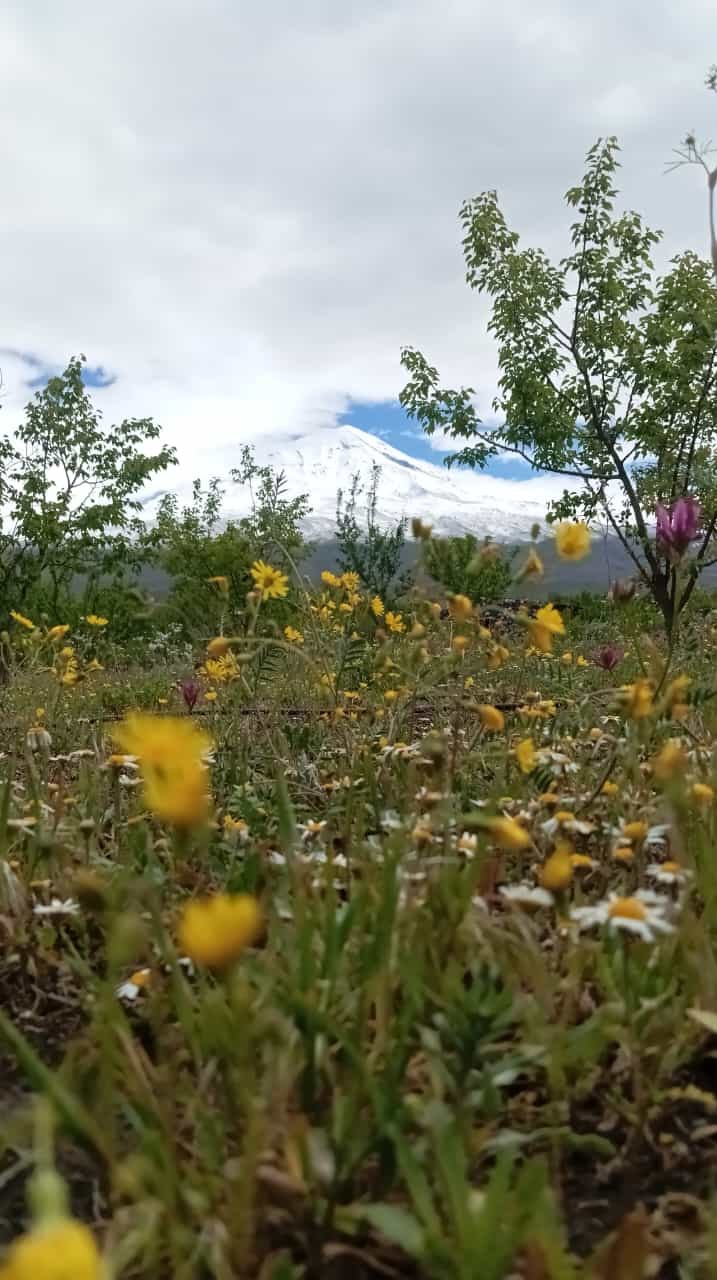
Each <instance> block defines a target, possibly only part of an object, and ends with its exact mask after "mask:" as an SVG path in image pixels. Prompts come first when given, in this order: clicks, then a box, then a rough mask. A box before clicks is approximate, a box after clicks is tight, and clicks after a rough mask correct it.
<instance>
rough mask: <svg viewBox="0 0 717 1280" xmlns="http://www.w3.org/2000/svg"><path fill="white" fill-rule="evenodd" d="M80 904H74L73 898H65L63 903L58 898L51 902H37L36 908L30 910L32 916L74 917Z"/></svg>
mask: <svg viewBox="0 0 717 1280" xmlns="http://www.w3.org/2000/svg"><path fill="white" fill-rule="evenodd" d="M79 910H80V904H79V902H75V900H74V898H65V900H64V902H63V901H62V900H61V899H60V898H53V899H52V901H51V902H48V903H43V902H38V904H37V906H36V907H33V908H32V914H33V915H34V916H76V915H77V914H78V913H79Z"/></svg>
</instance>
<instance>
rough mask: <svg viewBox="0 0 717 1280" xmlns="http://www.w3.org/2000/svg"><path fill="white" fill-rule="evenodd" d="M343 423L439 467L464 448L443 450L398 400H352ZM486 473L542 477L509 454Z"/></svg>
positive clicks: (448, 444)
mask: <svg viewBox="0 0 717 1280" xmlns="http://www.w3.org/2000/svg"><path fill="white" fill-rule="evenodd" d="M339 421H340V423H342V424H343V425H348V426H352V427H359V428H360V430H361V431H368V432H370V433H371V435H375V436H379V438H380V439H381V440H385V441H386V443H387V444H391V445H393V447H394V449H400V450H401V452H402V453H408V454H410V456H411V457H412V458H420V459H421V460H422V461H424V462H432V463H434V464H437V465H438V466H440V465H441V463H442V462H443V460H444V458H446V457H447V456H448V454H450V453H453V452H455V451H457V450H458V449H459V448H460V442H459V441H456V442H455V444H453V443H452V442H449V441H446V440H442V441H441V447H440V448H439V447H438V442H437V441H436V440H435V437H434V438H433V439H432V438H431V437H429V436H427V435H425V434H424V432H423V431H421V428H420V427H419V425H418V423H417V422H414V421H413V419H412V418H409V417H408V415H407V414H406V412H405V410H404V409H403V408H402V406H401V405H400V403H399V401H398V400H350V401H349V404H348V407H347V409H346V410H345V411H344V413H342V414H341V415H340V418H339ZM443 446H445V447H443ZM486 473H487V474H488V475H492V476H498V477H500V478H501V479H503V480H528V479H530V478H531V477H534V476H536V475H542V472H540V471H533V470H532V468H531V467H530V466H529V465H528V463H527V462H523V461H522V459H520V458H516V457H511V455H510V454H507V453H506V454H500V455H499V456H498V457H497V458H493V459H491V461H490V463H489V465H488V466H487V467H486Z"/></svg>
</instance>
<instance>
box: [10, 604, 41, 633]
mask: <svg viewBox="0 0 717 1280" xmlns="http://www.w3.org/2000/svg"><path fill="white" fill-rule="evenodd" d="M10 617H11V618H12V619H13V620H14V621H15V622H17V623H19V625H20V626H21V627H27V629H28V631H35V629H36V628H35V623H34V622H31V621H30V619H29V618H26V617H25V614H24V613H18V612H17V611H16V610H15V609H11V610H10Z"/></svg>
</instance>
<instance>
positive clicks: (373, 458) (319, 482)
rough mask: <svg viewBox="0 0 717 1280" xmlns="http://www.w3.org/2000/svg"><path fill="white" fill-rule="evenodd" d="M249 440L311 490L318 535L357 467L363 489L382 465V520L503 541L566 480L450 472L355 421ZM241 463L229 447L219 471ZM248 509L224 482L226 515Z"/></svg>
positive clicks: (243, 495) (294, 488) (243, 494)
mask: <svg viewBox="0 0 717 1280" xmlns="http://www.w3.org/2000/svg"><path fill="white" fill-rule="evenodd" d="M251 444H252V447H253V449H254V454H255V457H256V460H257V462H258V463H261V464H270V465H271V466H272V467H274V468H275V469H276V470H281V471H283V472H284V474H285V476H286V482H287V493H288V494H289V495H290V496H294V495H297V494H300V493H306V494H308V497H309V503H310V506H311V513H310V515H309V516H308V517H307V519H306V521H305V532H306V534H307V535H308V536H309V537H310V538H314V539H318V540H324V539H329V538H331V537H332V536H333V534H334V530H335V517H336V495H337V492H338V490H339V489H342V490H343V491H344V493H347V492H348V490H349V489H350V486H351V480H352V477H353V476H354V475H355V474H356V473H358V474H359V475H360V476H361V479H362V482H363V484H364V488H365V487H366V486H367V485H368V482H369V480H370V476H371V468H372V466H373V464H374V463H376V464H378V466H379V467H380V468H381V474H380V479H379V486H378V517H379V520H380V521H381V523H383V524H385V525H393V524H395V523H396V521H397V520H399V519H400V518H401V517H402V516H407V517H408V518H409V520H410V519H411V518H412V517H413V516H420V517H421V519H422V520H424V521H425V522H426V523H428V524H431V525H432V526H433V528H434V530H435V531H436V533H441V534H444V535H445V534H461V533H468V532H470V533H474V534H476V535H477V536H478V537H484V536H487V535H490V536H492V537H493V538H495V539H496V540H498V541H502V542H507V541H512V540H522V539H525V538H527V537H528V536H529V534H530V529H531V526H532V525H533V524H534V522H535V521H539V522H542V521H544V519H545V511H546V506H547V502H548V500H549V498H550V497H551V496H556V495H557V493H558V492H560V490H562V488H563V486H562V484H561V485H556V486H555V487H553V486H552V484H551V485H550V488H549V489H548V488H546V483H545V481H544V480H541V479H532V480H531V479H526V480H524V481H516V480H502V479H499V478H496V477H495V476H489V475H485V474H482V473H481V472H474V471H468V470H466V469H462V468H457V467H454V468H453V469H451V470H449V469H448V468H446V467H444V466H440V465H436V464H434V463H431V462H424V461H422V460H420V459H417V458H413V457H411V456H410V455H409V454H406V453H402V452H401V450H400V449H395V448H394V447H393V446H392V445H390V444H387V443H386V442H385V441H384V440H381V439H380V438H379V437H378V436H374V435H371V434H369V433H368V432H366V431H361V430H359V428H358V427H352V426H326V427H320V428H318V429H316V430H314V431H310V432H307V433H306V434H303V435H293V436H291V435H286V436H276V435H272V436H268V437H264V438H263V439H262V438H259V439H257V438H254V439H253V440H252V441H251ZM238 461H239V447H237V450H236V459H235V460H233V459H232V458H231V456H227V452H226V451H225V452H224V453H223V465H222V467H221V472H222V474H224V475H226V474H227V472H228V470H229V469H230V468H231V467H232V466H236V465H238ZM201 470H202V471H205V468H204V467H202V468H201ZM218 470H219V468H218ZM205 474H206V472H205ZM529 474H530V473H529V472H528V471H527V469H526V475H529ZM190 488H191V486H190V485H188V484H187V485H185V484H183V483H182V484H180V485H179V486H178V487H177V488H176V489H174V488H173V491H174V492H176V493H177V495H178V497H179V499H180V502H184V501H188V500H189V496H190ZM163 492H165V491H163ZM161 496H162V493H161V492H159V493H153V494H151V495H148V496H147V498H146V501H145V510H146V511H147V514H148V515H149V516H150V517H151V515H152V512H153V508H155V506H156V503H157V502H158V501H159V499H160V498H161ZM359 507H360V503H359ZM250 508H251V496H250V494H249V492H248V490H247V489H243V488H241V487H240V486H238V485H233V484H231V482H227V486H226V496H225V515H226V517H227V518H231V517H233V516H241V515H246V514H248V512H249V510H250Z"/></svg>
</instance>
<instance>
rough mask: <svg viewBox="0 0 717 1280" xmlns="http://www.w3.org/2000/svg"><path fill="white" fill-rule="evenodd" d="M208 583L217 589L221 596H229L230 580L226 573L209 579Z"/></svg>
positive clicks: (217, 574)
mask: <svg viewBox="0 0 717 1280" xmlns="http://www.w3.org/2000/svg"><path fill="white" fill-rule="evenodd" d="M207 582H209V583H211V585H212V586H213V587H216V588H217V591H218V592H219V594H220V595H223V596H228V595H229V579H228V577H227V575H226V574H225V573H215V574H213V576H212V577H211V578H207Z"/></svg>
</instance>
